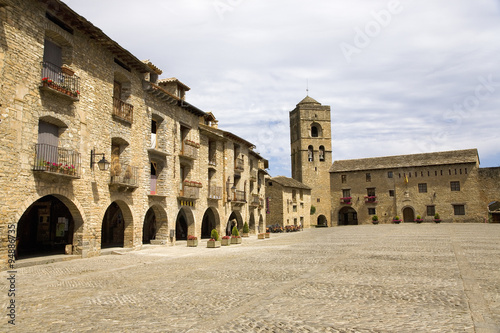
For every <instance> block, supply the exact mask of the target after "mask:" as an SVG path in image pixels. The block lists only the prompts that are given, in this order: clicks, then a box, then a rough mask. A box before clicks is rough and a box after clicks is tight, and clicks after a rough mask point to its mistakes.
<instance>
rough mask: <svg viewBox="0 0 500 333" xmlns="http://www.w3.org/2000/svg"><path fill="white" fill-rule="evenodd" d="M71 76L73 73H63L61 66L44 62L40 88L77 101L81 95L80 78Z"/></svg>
mask: <svg viewBox="0 0 500 333" xmlns="http://www.w3.org/2000/svg"><path fill="white" fill-rule="evenodd" d="M70 74H71V72H67V71H66V72H63V70H62V69H61V67H59V66H56V65H54V64H51V63H50V62H46V61H43V62H42V82H41V86H40V88H41V89H42V90H46V91H50V92H53V93H56V94H58V95H60V96H63V97H66V98H68V99H70V100H73V101H77V100H78V97H79V95H80V78H79V77H78V76H76V75H73V74H71V75H70Z"/></svg>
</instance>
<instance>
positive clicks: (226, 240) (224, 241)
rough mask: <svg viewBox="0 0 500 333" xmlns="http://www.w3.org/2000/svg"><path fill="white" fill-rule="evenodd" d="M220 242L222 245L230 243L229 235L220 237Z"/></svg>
mask: <svg viewBox="0 0 500 333" xmlns="http://www.w3.org/2000/svg"><path fill="white" fill-rule="evenodd" d="M220 243H221V245H222V246H228V245H231V237H229V236H224V237H222V239H221V241H220Z"/></svg>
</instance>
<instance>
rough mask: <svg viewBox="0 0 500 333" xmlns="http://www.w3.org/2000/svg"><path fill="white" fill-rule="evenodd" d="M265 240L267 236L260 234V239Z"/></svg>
mask: <svg viewBox="0 0 500 333" xmlns="http://www.w3.org/2000/svg"><path fill="white" fill-rule="evenodd" d="M264 238H266V234H259V235H258V239H264Z"/></svg>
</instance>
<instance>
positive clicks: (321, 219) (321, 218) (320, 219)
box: [318, 215, 328, 227]
mask: <svg viewBox="0 0 500 333" xmlns="http://www.w3.org/2000/svg"><path fill="white" fill-rule="evenodd" d="M318 225H319V226H322V227H327V226H328V221H327V220H326V216H325V215H320V216H318Z"/></svg>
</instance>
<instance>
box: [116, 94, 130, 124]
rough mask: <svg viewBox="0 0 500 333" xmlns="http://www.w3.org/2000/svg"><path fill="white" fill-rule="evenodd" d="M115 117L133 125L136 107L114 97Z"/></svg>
mask: <svg viewBox="0 0 500 333" xmlns="http://www.w3.org/2000/svg"><path fill="white" fill-rule="evenodd" d="M113 115H114V116H116V117H118V118H120V119H123V120H125V121H128V122H130V123H132V121H133V118H134V117H133V116H134V106H133V105H132V104H128V103H125V102H124V101H122V100H121V99H119V98H117V97H113Z"/></svg>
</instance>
